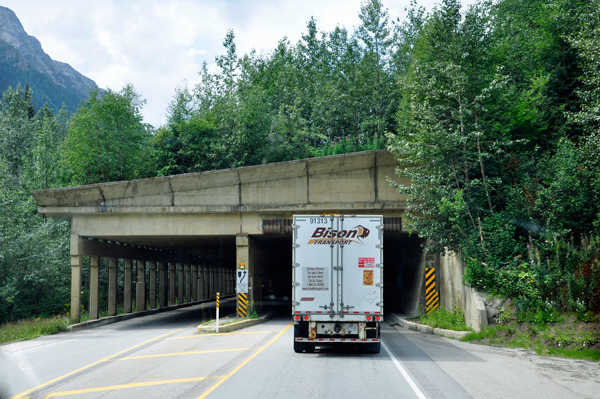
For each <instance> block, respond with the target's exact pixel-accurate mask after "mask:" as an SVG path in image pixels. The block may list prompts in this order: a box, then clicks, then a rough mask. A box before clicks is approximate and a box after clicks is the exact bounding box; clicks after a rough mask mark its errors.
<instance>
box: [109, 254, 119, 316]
mask: <svg viewBox="0 0 600 399" xmlns="http://www.w3.org/2000/svg"><path fill="white" fill-rule="evenodd" d="M108 315H109V316H116V315H117V258H108Z"/></svg>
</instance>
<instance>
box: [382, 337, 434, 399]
mask: <svg viewBox="0 0 600 399" xmlns="http://www.w3.org/2000/svg"><path fill="white" fill-rule="evenodd" d="M381 346H383V349H385V351H386V352H387V354H388V355H389V356H390V358H391V359H392V362H394V365H396V368H397V369H398V370H400V373H401V374H402V377H404V379H405V380H406V382H408V385H410V387H411V388H412V390H413V391H414V392H415V394H417V397H418V398H419V399H426V398H425V395H423V392H421V390H420V389H419V387H418V386H417V384H415V382H414V381H413V380H412V378H410V376H409V375H408V373H407V372H406V370H404V367H402V365H401V364H400V362H399V361H398V359H396V357H395V356H394V354H393V353H392V351H391V350H390V349H389V348H388V347H387V345H386V344H384V343H383V341H381Z"/></svg>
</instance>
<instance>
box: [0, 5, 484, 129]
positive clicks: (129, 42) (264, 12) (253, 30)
mask: <svg viewBox="0 0 600 399" xmlns="http://www.w3.org/2000/svg"><path fill="white" fill-rule="evenodd" d="M474 1H475V0H462V3H463V6H465V5H467V4H471V3H474ZM383 3H384V6H385V7H387V8H388V9H389V14H390V18H391V19H395V18H397V17H400V18H402V17H403V16H404V15H405V11H404V9H405V7H406V6H407V5H408V4H409V3H410V0H383ZM436 3H438V0H419V1H418V4H419V5H422V6H425V7H426V8H427V9H428V10H429V9H431V8H432V7H433V5H434V4H436ZM0 4H1V5H3V6H5V7H8V8H10V9H11V10H13V11H14V12H15V13H16V14H17V17H18V18H19V20H20V21H21V23H22V24H23V27H24V28H25V31H26V32H27V33H28V34H29V35H32V36H35V37H36V38H37V39H38V40H39V41H40V42H41V43H42V48H43V49H44V51H45V52H46V53H47V54H48V55H50V57H51V58H52V59H55V60H57V61H62V62H66V63H68V64H70V65H71V66H72V67H73V68H75V69H76V70H77V71H79V72H80V73H82V74H83V75H85V76H87V77H88V78H90V79H92V80H94V81H95V82H96V84H98V85H99V86H100V87H102V88H110V89H113V90H117V91H118V90H120V89H121V88H122V87H123V86H124V85H125V84H127V83H132V84H133V85H134V87H135V88H136V89H137V91H138V92H139V93H141V95H142V97H143V98H145V99H146V101H147V103H146V105H145V106H144V109H143V114H144V121H145V122H147V123H151V124H152V125H154V126H156V127H157V126H160V125H162V124H164V122H165V119H166V117H165V114H166V108H167V104H168V103H169V102H170V101H171V99H172V97H173V94H174V89H175V87H176V86H177V85H179V84H180V83H181V82H182V81H183V80H187V81H188V82H189V84H190V86H193V85H194V84H195V83H197V82H198V81H199V77H198V71H199V70H200V67H201V65H202V62H203V61H206V62H207V63H208V64H209V66H211V65H213V68H214V59H215V56H218V55H221V54H223V52H224V51H223V47H222V40H223V37H224V36H225V34H226V33H227V30H228V29H233V30H234V32H235V35H236V44H237V50H238V54H239V55H242V54H245V53H247V52H249V51H250V50H252V49H253V48H255V49H256V50H257V51H258V52H259V53H260V52H261V51H264V52H270V51H271V50H273V49H274V48H275V47H276V45H277V42H278V41H279V40H280V39H281V38H283V37H284V36H287V37H288V38H289V40H290V41H291V42H292V43H296V42H297V41H298V40H299V39H300V36H301V34H302V33H303V32H306V22H307V21H308V20H309V19H310V17H311V16H314V17H315V19H316V20H317V27H318V28H319V30H325V31H330V30H332V29H333V28H334V27H335V26H336V25H340V26H345V27H346V28H347V29H348V30H349V31H353V27H354V26H358V25H359V23H360V20H359V18H358V12H359V10H360V4H361V0H271V1H267V0H252V1H246V0H221V1H218V0H174V1H166V0H154V1H151V0H101V1H100V0H98V1H82V0H54V1H48V0H0Z"/></svg>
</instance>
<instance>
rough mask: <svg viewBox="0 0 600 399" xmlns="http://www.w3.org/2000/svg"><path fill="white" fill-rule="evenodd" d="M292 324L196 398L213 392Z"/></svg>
mask: <svg viewBox="0 0 600 399" xmlns="http://www.w3.org/2000/svg"><path fill="white" fill-rule="evenodd" d="M292 324H294V322H291V323H290V324H288V326H287V327H286V328H285V329H284V330H283V331H281V332H280V333H279V334H277V335H276V336H275V338H273V339H272V340H271V341H269V343H268V344H266V345H265V346H263V347H262V348H260V349H259V350H258V351H256V352H255V353H254V354H253V355H252V356H250V357H249V358H248V359H246V360H244V361H243V362H242V364H240V365H239V366H237V367H236V368H235V369H233V370H232V371H231V373H229V374H227V375H226V376H224V377H223V378H221V379H220V380H219V381H218V382H217V383H216V384H215V385H213V386H212V387H210V388H209V389H208V391H206V392H204V393H203V394H202V395H200V396H199V397H198V399H204V398H206V397H207V396H208V395H209V394H210V393H211V392H213V391H214V390H215V389H217V387H219V386H220V385H221V384H222V383H224V382H225V381H227V379H228V378H229V377H231V376H232V375H234V374H235V373H237V372H238V371H239V370H240V369H241V368H242V367H244V366H245V365H246V364H248V362H249V361H250V360H252V359H254V358H255V357H256V356H258V354H259V353H260V352H262V351H264V350H265V349H267V348H268V347H269V346H270V345H271V344H272V343H273V342H275V341H277V340H278V339H279V337H281V336H282V335H283V334H284V333H285V332H286V331H287V330H288V329H289V328H290V327H291V326H292Z"/></svg>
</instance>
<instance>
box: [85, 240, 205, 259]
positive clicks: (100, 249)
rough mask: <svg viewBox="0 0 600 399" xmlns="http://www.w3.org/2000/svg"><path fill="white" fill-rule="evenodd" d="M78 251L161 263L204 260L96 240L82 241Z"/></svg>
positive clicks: (92, 254)
mask: <svg viewBox="0 0 600 399" xmlns="http://www.w3.org/2000/svg"><path fill="white" fill-rule="evenodd" d="M78 245H79V247H78V251H80V253H81V255H86V256H102V257H113V258H119V259H147V260H153V261H160V262H169V261H175V260H177V261H182V262H194V261H195V262H198V261H199V260H200V259H202V258H201V257H199V256H196V255H187V254H181V253H171V252H168V251H159V250H154V249H148V248H137V247H133V246H128V245H119V244H115V243H107V242H101V241H96V240H87V239H81V238H80V242H79V244H78ZM203 261H205V262H211V261H213V260H211V259H203Z"/></svg>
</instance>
